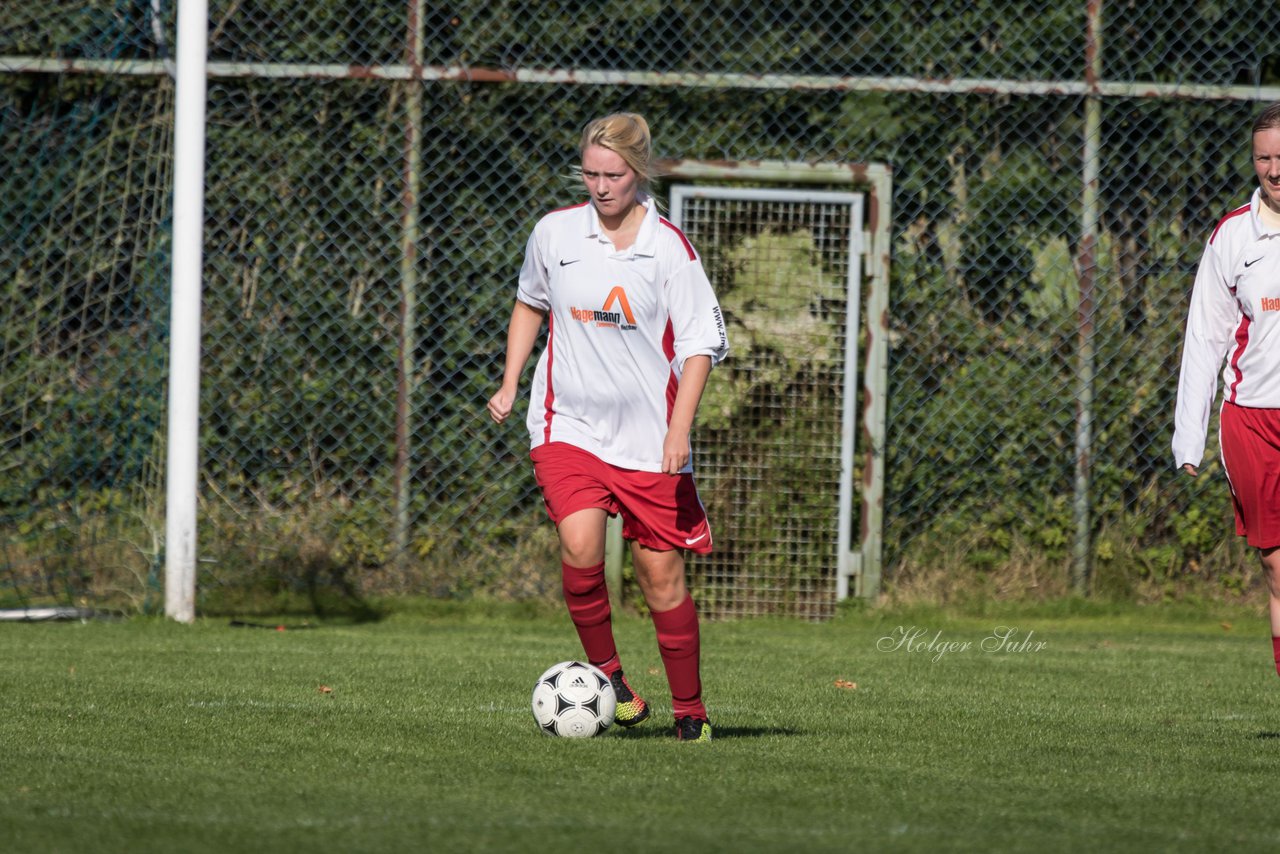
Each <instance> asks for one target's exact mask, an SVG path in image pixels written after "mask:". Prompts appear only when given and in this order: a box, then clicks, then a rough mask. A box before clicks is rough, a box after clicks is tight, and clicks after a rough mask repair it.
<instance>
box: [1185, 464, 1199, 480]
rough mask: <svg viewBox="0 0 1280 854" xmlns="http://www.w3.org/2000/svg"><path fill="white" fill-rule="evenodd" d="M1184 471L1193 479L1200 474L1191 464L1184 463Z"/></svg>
mask: <svg viewBox="0 0 1280 854" xmlns="http://www.w3.org/2000/svg"><path fill="white" fill-rule="evenodd" d="M1182 470H1183V471H1185V472H1186V473H1187V474H1189V475H1191V476H1192V477H1195V476H1196V475H1198V474H1200V472H1199V471H1197V470H1196V467H1195V466H1193V465H1191V463H1183V464H1182Z"/></svg>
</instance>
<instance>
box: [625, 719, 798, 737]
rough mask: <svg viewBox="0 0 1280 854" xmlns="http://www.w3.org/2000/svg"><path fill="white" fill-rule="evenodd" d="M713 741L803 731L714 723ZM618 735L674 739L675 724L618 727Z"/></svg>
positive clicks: (782, 734)
mask: <svg viewBox="0 0 1280 854" xmlns="http://www.w3.org/2000/svg"><path fill="white" fill-rule="evenodd" d="M711 726H712V733H713V735H712V740H714V741H720V740H722V739H731V738H773V737H776V736H790V735H803V732H802V731H801V730H797V729H791V728H790V727H781V726H768V727H755V726H723V725H720V724H717V723H715V722H712V724H711ZM617 729H618V734H619V735H620V736H621V737H622V738H666V739H670V738H674V732H675V726H674V724H665V725H662V726H654V725H653V724H652V723H648V724H644V725H642V726H639V727H637V728H635V729H622V728H621V727H618V728H617Z"/></svg>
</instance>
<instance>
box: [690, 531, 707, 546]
mask: <svg viewBox="0 0 1280 854" xmlns="http://www.w3.org/2000/svg"><path fill="white" fill-rule="evenodd" d="M706 536H707V534H706V532H705V531H704V532H703V533H701V534H699V535H698V536H696V537H694V538H693V539H692V540H691V539H689V538H688V537H685V539H684V544H685V545H686V546H691V545H693V544H694V543H696V542H698V540H701V539H704V538H705V537H706Z"/></svg>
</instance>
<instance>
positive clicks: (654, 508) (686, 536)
mask: <svg viewBox="0 0 1280 854" xmlns="http://www.w3.org/2000/svg"><path fill="white" fill-rule="evenodd" d="M529 456H530V457H531V458H532V459H533V474H534V477H536V478H537V481H538V486H539V487H540V488H541V489H542V500H543V502H544V503H545V504H546V506H547V515H548V516H550V517H551V521H552V522H555V523H556V524H557V525H558V524H560V520H561V519H564V518H565V517H566V516H569V515H570V514H572V513H576V512H578V511H579V510H586V509H588V508H591V507H599V508H600V509H602V510H604V511H605V512H606V513H608V514H609V515H614V514H617V513H620V514H622V536H623V538H624V539H627V540H635V541H636V542H638V543H640V545H642V546H645V547H647V548H650V549H654V550H656V551H670V550H671V549H688V550H689V551H692V552H696V553H698V554H708V553H710V551H711V526H710V525H709V524H708V522H707V511H706V510H705V509H703V507H702V501H701V500H700V499H699V498H698V490H697V489H696V488H695V487H694V485H693V475H691V474H687V473H686V474H677V475H670V474H663V473H662V472H649V471H636V470H634V469H623V468H618V467H617V466H611V465H609V464H608V463H606V462H604V461H603V460H601V459H600V458H599V457H597V456H596V455H595V454H591V453H588V452H587V451H584V450H582V449H581V448H578V447H575V446H574V445H570V444H567V443H565V442H551V443H549V444H545V445H539V446H538V447H536V448H534V449H533V451H532V452H531V453H530V455H529Z"/></svg>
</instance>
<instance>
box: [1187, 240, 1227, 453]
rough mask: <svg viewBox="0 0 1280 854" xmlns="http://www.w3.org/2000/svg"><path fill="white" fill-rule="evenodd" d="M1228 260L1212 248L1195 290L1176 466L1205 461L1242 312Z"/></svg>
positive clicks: (1203, 260) (1204, 259)
mask: <svg viewBox="0 0 1280 854" xmlns="http://www.w3.org/2000/svg"><path fill="white" fill-rule="evenodd" d="M1222 266H1223V264H1222V259H1221V258H1220V257H1219V253H1218V249H1217V248H1216V247H1215V246H1214V245H1213V243H1212V242H1210V243H1208V244H1206V246H1205V250H1204V254H1203V255H1202V256H1201V258H1200V266H1199V268H1198V269H1197V271H1196V279H1195V285H1194V286H1193V287H1192V290H1191V306H1190V309H1189V310H1188V312H1187V329H1186V334H1185V336H1184V338H1183V343H1182V370H1181V372H1180V374H1179V376H1178V401H1177V404H1176V408H1175V410H1174V429H1173V460H1174V465H1175V466H1179V467H1180V466H1182V465H1184V464H1186V463H1191V464H1192V465H1193V466H1199V465H1200V463H1201V460H1202V459H1203V458H1204V446H1205V434H1206V433H1207V431H1208V429H1209V415H1210V414H1211V412H1212V409H1213V400H1214V398H1215V397H1216V396H1217V393H1218V375H1219V373H1220V371H1221V370H1222V363H1223V359H1224V358H1225V357H1226V354H1227V348H1228V347H1229V346H1230V345H1231V338H1232V335H1233V333H1234V331H1235V328H1236V326H1237V325H1238V324H1239V320H1240V308H1239V306H1238V305H1237V304H1236V300H1235V297H1234V296H1232V294H1231V289H1230V286H1229V284H1228V282H1227V279H1226V277H1225V276H1224V275H1223V269H1222Z"/></svg>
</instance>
